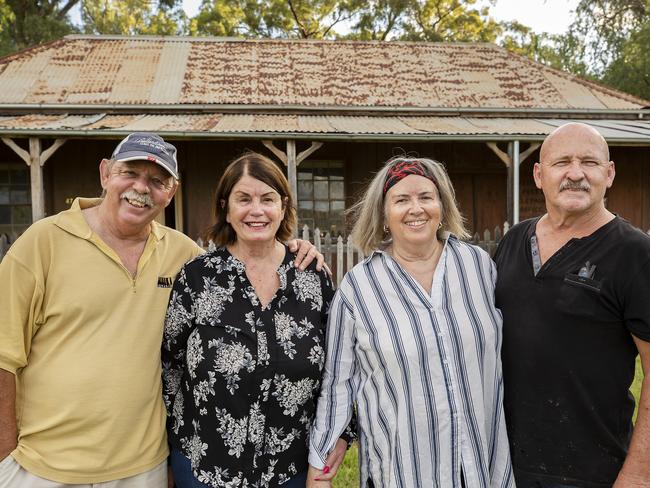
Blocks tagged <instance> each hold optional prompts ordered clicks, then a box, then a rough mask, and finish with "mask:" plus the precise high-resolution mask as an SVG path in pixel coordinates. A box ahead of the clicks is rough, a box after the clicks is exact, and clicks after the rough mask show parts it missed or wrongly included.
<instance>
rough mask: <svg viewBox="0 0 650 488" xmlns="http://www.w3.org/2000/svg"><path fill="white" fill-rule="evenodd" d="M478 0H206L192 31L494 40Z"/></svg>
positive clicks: (492, 23)
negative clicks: (476, 5) (477, 5)
mask: <svg viewBox="0 0 650 488" xmlns="http://www.w3.org/2000/svg"><path fill="white" fill-rule="evenodd" d="M477 1H478V0H371V1H365V0H204V1H203V4H202V5H201V10H200V13H199V15H198V16H197V17H196V18H195V19H192V22H191V24H190V33H191V34H193V35H220V36H224V35H225V36H246V37H266V38H269V37H270V38H278V37H279V38H302V39H327V38H347V39H359V40H388V39H402V40H417V41H494V40H495V39H496V36H497V34H498V32H499V26H498V24H497V23H496V22H495V21H494V20H491V19H489V18H488V8H487V7H483V8H474V5H475V4H476V3H477Z"/></svg>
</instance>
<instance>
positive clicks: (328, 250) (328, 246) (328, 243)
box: [323, 232, 332, 263]
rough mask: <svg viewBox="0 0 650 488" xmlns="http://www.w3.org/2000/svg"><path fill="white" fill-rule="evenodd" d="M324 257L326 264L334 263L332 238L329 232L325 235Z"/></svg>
mask: <svg viewBox="0 0 650 488" xmlns="http://www.w3.org/2000/svg"><path fill="white" fill-rule="evenodd" d="M323 255H324V256H325V262H326V263H331V262H332V236H331V235H330V233H329V232H326V233H325V250H324V252H323Z"/></svg>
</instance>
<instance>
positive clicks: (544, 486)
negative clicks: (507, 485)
mask: <svg viewBox="0 0 650 488" xmlns="http://www.w3.org/2000/svg"><path fill="white" fill-rule="evenodd" d="M515 481H516V483H517V488H578V487H577V486H575V485H565V484H564V483H558V482H556V481H542V480H539V479H537V478H536V477H534V476H527V475H521V474H518V475H517V476H515Z"/></svg>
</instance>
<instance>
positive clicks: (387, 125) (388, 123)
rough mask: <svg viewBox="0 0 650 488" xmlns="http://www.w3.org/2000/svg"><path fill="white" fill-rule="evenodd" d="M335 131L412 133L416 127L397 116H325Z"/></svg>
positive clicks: (348, 132)
mask: <svg viewBox="0 0 650 488" xmlns="http://www.w3.org/2000/svg"><path fill="white" fill-rule="evenodd" d="M327 120H328V121H329V123H330V124H331V125H332V127H334V128H335V129H336V130H337V132H342V133H347V134H414V133H419V132H421V131H420V130H418V129H414V128H413V127H411V126H409V125H407V124H405V123H403V122H402V121H401V120H400V119H399V118H398V117H355V116H347V117H337V116H330V117H328V118H327Z"/></svg>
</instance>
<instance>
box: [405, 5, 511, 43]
mask: <svg viewBox="0 0 650 488" xmlns="http://www.w3.org/2000/svg"><path fill="white" fill-rule="evenodd" d="M409 3H410V5H409V9H408V13H409V15H408V20H407V21H406V22H405V23H404V35H403V36H402V37H401V38H402V39H404V40H409V41H467V42H470V41H472V42H494V41H495V40H496V37H497V34H498V33H499V31H500V29H499V24H498V23H497V22H495V21H494V20H493V19H490V18H489V17H488V14H489V8H488V7H482V8H475V5H476V3H477V1H476V0H425V1H417V0H415V1H412V2H409Z"/></svg>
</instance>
